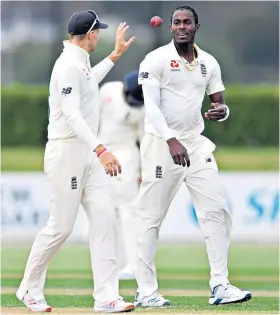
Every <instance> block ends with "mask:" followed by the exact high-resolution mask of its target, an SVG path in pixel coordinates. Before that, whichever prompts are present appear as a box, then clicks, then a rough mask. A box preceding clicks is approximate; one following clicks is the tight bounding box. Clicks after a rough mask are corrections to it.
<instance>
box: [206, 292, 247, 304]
mask: <svg viewBox="0 0 280 315" xmlns="http://www.w3.org/2000/svg"><path fill="white" fill-rule="evenodd" d="M251 298H252V294H251V293H248V294H246V295H245V296H244V297H243V298H242V299H239V300H235V301H230V302H224V303H223V302H222V301H223V299H217V300H216V301H215V302H214V303H213V304H210V305H225V304H235V303H243V302H247V301H249V300H251ZM221 302H222V303H221Z"/></svg>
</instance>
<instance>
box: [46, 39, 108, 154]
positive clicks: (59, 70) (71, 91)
mask: <svg viewBox="0 0 280 315" xmlns="http://www.w3.org/2000/svg"><path fill="white" fill-rule="evenodd" d="M63 45H64V49H63V52H62V53H61V55H60V57H59V58H58V59H57V61H56V63H55V65H54V68H53V71H52V75H51V80H50V85H49V93H50V94H49V125H48V139H50V140H52V139H67V138H75V137H77V138H79V139H80V140H82V141H84V142H85V143H87V144H88V145H89V146H90V147H91V148H92V150H94V149H95V148H96V147H97V146H98V145H99V144H101V142H100V140H99V139H98V138H97V137H96V135H97V130H98V124H99V107H100V98H99V87H98V84H99V83H100V82H101V81H102V80H103V79H104V77H105V76H106V74H107V73H108V72H109V71H110V70H111V68H112V67H113V65H114V63H113V62H112V61H111V60H110V59H109V58H105V59H104V60H103V61H101V62H100V63H98V64H97V65H96V66H94V67H93V68H92V67H91V65H90V60H89V53H88V52H87V51H85V50H84V49H82V48H80V47H79V46H77V45H75V44H72V43H70V42H69V41H64V42H63Z"/></svg>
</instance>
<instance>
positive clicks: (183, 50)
mask: <svg viewBox="0 0 280 315" xmlns="http://www.w3.org/2000/svg"><path fill="white" fill-rule="evenodd" d="M174 44H175V48H176V50H177V52H178V54H179V56H181V57H183V58H185V59H186V60H188V61H189V62H192V61H193V58H194V43H193V41H192V42H188V43H177V42H176V41H174Z"/></svg>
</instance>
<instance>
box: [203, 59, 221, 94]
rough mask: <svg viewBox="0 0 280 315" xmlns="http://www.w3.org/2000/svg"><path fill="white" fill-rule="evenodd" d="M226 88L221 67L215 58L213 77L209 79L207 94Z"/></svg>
mask: <svg viewBox="0 0 280 315" xmlns="http://www.w3.org/2000/svg"><path fill="white" fill-rule="evenodd" d="M224 90H225V86H224V84H223V81H222V74H221V68H220V65H219V64H218V62H217V60H216V59H214V60H213V70H212V73H211V77H210V79H209V82H208V85H207V87H206V93H207V95H211V94H214V93H218V92H222V91H224Z"/></svg>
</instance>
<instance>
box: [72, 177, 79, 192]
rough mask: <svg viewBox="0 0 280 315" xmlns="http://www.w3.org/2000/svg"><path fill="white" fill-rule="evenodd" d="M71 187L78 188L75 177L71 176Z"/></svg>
mask: <svg viewBox="0 0 280 315" xmlns="http://www.w3.org/2000/svg"><path fill="white" fill-rule="evenodd" d="M71 188H72V189H77V188H78V183H77V177H76V176H73V177H72V178H71Z"/></svg>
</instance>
